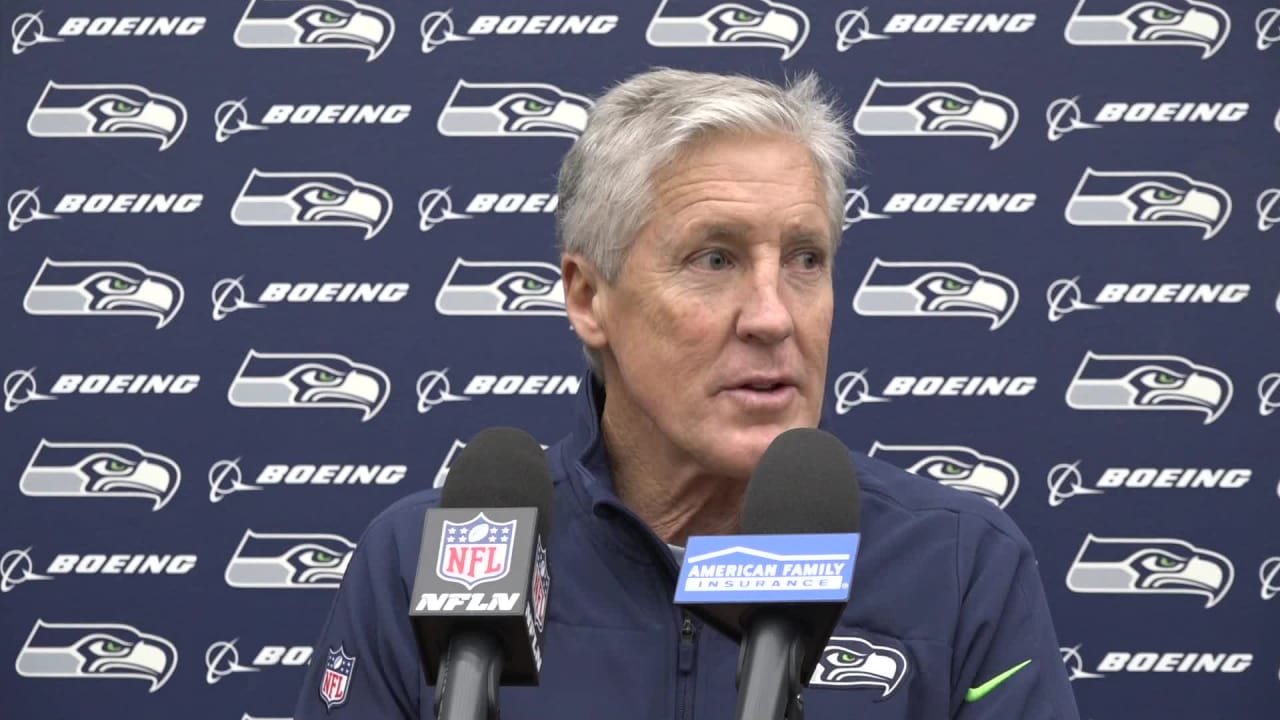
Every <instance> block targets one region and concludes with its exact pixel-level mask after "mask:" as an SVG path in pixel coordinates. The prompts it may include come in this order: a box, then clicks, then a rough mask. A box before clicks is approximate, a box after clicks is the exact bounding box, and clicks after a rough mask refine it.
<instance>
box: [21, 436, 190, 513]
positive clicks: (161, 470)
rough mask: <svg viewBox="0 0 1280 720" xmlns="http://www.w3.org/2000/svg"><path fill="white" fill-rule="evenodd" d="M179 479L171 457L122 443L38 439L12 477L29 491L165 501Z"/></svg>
mask: <svg viewBox="0 0 1280 720" xmlns="http://www.w3.org/2000/svg"><path fill="white" fill-rule="evenodd" d="M181 482H182V471H181V469H179V467H178V464H177V463H175V462H174V461H173V460H171V459H169V458H167V457H165V456H164V455H159V454H156V453H150V452H146V451H145V450H143V449H142V448H140V447H138V446H137V445H129V444H126V443H63V442H50V441H48V440H43V439H42V440H41V441H40V444H39V445H37V446H36V451H35V452H34V453H33V454H32V455H31V460H30V462H28V463H27V467H26V469H25V470H23V471H22V477H21V478H19V479H18V489H19V490H21V491H22V494H23V495H29V496H32V497H136V498H143V499H145V500H150V501H151V503H152V505H151V509H152V510H153V511H154V510H159V509H160V508H163V507H164V506H165V505H166V504H168V502H169V500H171V499H172V498H173V494H174V493H176V492H177V491H178V485H179V484H180V483H181Z"/></svg>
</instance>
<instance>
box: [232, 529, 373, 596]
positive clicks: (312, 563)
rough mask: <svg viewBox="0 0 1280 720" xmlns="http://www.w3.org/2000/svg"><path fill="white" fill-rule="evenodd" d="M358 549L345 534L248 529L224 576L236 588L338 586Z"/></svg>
mask: <svg viewBox="0 0 1280 720" xmlns="http://www.w3.org/2000/svg"><path fill="white" fill-rule="evenodd" d="M355 549H356V546H355V543H353V542H351V541H350V540H347V539H346V538H344V537H342V536H341V535H327V534H324V533H257V532H254V531H253V530H245V532H244V537H242V538H240V544H239V545H238V546H237V547H236V551H235V553H234V554H233V555H232V556H231V560H230V561H229V562H228V563H227V569H226V571H225V572H224V573H223V578H224V579H225V580H226V581H227V584H228V585H230V586H231V587H234V588H336V587H338V585H339V584H341V582H342V575H343V573H345V572H346V571H347V563H349V562H350V561H351V553H352V552H354V551H355Z"/></svg>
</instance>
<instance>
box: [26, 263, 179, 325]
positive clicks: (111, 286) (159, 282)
mask: <svg viewBox="0 0 1280 720" xmlns="http://www.w3.org/2000/svg"><path fill="white" fill-rule="evenodd" d="M182 297H183V291H182V283H180V282H178V280H177V278H175V277H173V276H172V275H166V274H164V273H158V272H152V271H150V270H148V269H146V268H145V267H143V266H141V265H139V264H137V263H131V262H59V261H57V260H50V259H48V258H45V261H44V264H42V265H41V266H40V269H39V270H37V271H36V276H35V278H34V279H33V280H32V281H31V286H30V287H28V288H27V295H26V297H24V298H23V300H22V308H23V309H24V310H26V311H27V312H28V313H30V314H32V315H145V316H147V317H153V318H155V319H156V327H157V328H162V327H164V326H165V325H167V324H169V321H170V320H172V319H173V317H174V316H175V315H177V314H178V310H180V309H182Z"/></svg>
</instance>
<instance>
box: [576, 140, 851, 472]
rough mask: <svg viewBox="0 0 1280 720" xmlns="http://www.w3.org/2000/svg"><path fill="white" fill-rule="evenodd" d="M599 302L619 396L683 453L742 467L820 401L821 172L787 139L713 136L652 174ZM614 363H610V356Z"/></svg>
mask: <svg viewBox="0 0 1280 720" xmlns="http://www.w3.org/2000/svg"><path fill="white" fill-rule="evenodd" d="M654 180H655V182H654V198H653V200H654V206H653V214H652V218H651V220H650V222H649V223H648V224H647V225H646V226H645V227H644V228H642V229H641V231H640V233H639V234H638V235H637V237H636V238H635V242H634V244H633V245H632V248H631V250H630V252H629V254H628V255H627V259H626V261H625V262H624V264H623V269H622V271H621V274H620V276H619V277H618V278H617V280H616V281H615V283H614V284H613V285H611V286H604V287H603V288H601V290H600V295H599V297H598V298H597V301H598V304H597V308H598V309H599V310H600V311H601V312H600V313H599V317H600V320H601V321H602V326H603V330H604V335H605V339H606V344H607V350H608V353H609V354H611V355H612V360H613V362H614V363H616V372H614V373H613V377H612V378H611V385H610V387H609V388H608V392H609V394H608V400H607V402H615V401H620V402H624V403H629V404H631V405H633V406H634V408H633V411H638V413H639V414H640V415H641V416H642V417H643V418H644V419H646V420H647V421H648V422H647V423H646V425H649V426H650V427H652V428H653V429H655V430H656V432H657V433H658V434H660V435H661V436H662V437H663V438H664V439H665V441H666V442H667V443H670V444H671V445H674V448H675V449H676V450H677V451H678V452H677V456H679V455H680V454H684V455H686V456H691V457H693V458H696V460H697V462H699V463H700V464H701V465H703V466H704V467H705V468H706V469H707V470H709V471H712V472H718V473H725V474H730V475H734V476H740V477H745V476H747V475H749V474H750V472H751V471H752V469H754V467H755V465H756V463H757V461H758V460H759V459H760V456H761V454H763V452H764V450H765V448H767V447H768V445H769V443H770V442H772V441H773V439H774V438H775V437H776V436H777V435H778V434H779V433H781V432H783V431H784V430H787V429H789V428H794V427H814V426H816V425H817V423H818V418H819V415H820V413H821V410H822V397H823V388H824V384H825V377H826V369H827V346H828V341H829V339H830V334H831V315H832V287H831V285H832V278H831V264H832V257H831V255H832V248H833V244H834V243H833V241H834V238H832V237H831V229H830V225H831V224H830V221H829V215H828V212H827V207H826V199H825V194H824V191H823V185H822V180H821V177H820V175H819V173H818V169H817V167H816V166H815V164H814V162H813V160H812V158H811V157H810V155H809V152H808V150H807V149H806V148H805V147H804V146H803V145H802V144H800V143H799V142H796V141H795V140H792V139H789V138H785V137H781V136H778V137H774V136H757V135H725V134H720V135H711V136H709V137H707V138H705V139H703V140H702V141H700V142H698V143H695V144H694V145H693V146H692V148H690V149H689V151H687V152H686V153H685V154H684V155H683V156H681V158H680V159H679V160H677V161H676V162H675V163H674V164H672V165H670V166H669V167H668V168H667V169H666V170H665V171H663V172H661V173H659V174H658V175H657V176H656V177H655V178H654ZM606 362H608V361H607V360H606Z"/></svg>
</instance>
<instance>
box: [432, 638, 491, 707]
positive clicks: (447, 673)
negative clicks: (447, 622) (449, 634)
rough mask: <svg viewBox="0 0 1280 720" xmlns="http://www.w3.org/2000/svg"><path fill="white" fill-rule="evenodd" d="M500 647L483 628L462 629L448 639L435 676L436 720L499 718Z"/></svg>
mask: <svg viewBox="0 0 1280 720" xmlns="http://www.w3.org/2000/svg"><path fill="white" fill-rule="evenodd" d="M501 676H502V648H501V647H500V646H499V643H498V638H497V637H495V636H494V635H493V634H492V633H488V632H483V631H476V630H470V631H463V632H460V633H458V634H457V635H454V636H453V638H452V639H451V640H450V641H449V651H448V653H447V654H446V657H445V661H444V662H442V663H440V671H439V674H438V676H437V678H436V690H437V692H436V698H435V707H434V709H435V713H436V718H437V720H500V718H501V713H500V712H499V710H498V678H500V677H501Z"/></svg>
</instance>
